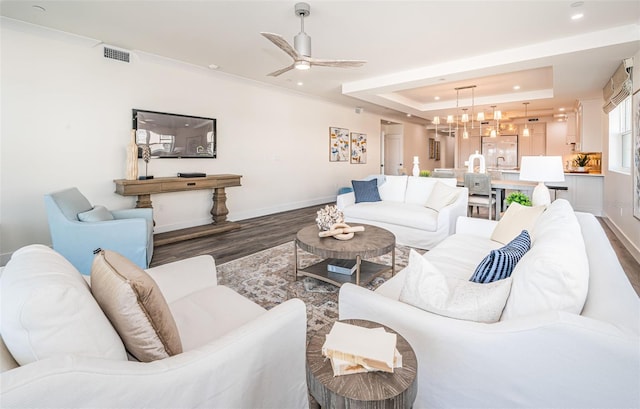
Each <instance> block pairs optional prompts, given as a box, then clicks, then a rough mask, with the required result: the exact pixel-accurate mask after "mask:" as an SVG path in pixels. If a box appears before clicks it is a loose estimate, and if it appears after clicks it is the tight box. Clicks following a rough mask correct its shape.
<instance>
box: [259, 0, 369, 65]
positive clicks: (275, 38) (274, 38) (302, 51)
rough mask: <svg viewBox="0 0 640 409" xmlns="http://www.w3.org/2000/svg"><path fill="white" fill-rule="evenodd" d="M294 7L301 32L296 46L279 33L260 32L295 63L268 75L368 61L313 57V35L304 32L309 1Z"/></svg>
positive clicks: (296, 40) (294, 40) (309, 8)
mask: <svg viewBox="0 0 640 409" xmlns="http://www.w3.org/2000/svg"><path fill="white" fill-rule="evenodd" d="M294 9H295V13H296V16H299V17H300V32H299V33H298V34H297V35H296V36H295V37H294V39H293V44H294V47H291V45H290V44H289V43H288V42H287V40H285V39H284V38H283V37H282V36H281V35H279V34H274V33H265V32H261V33H260V34H262V35H263V36H264V37H265V38H266V39H268V40H269V41H271V42H272V43H273V44H275V45H276V46H278V47H279V48H280V49H282V51H284V52H285V53H287V54H289V56H290V57H291V58H293V63H292V64H291V65H290V66H288V67H285V68H282V69H280V70H278V71H274V72H272V73H270V74H267V75H269V76H272V77H277V76H278V75H280V74H283V73H285V72H287V71H289V70H292V69H294V68H296V69H299V70H308V69H309V68H311V66H312V65H317V66H322V67H360V66H361V65H362V64H364V63H366V61H362V60H325V59H320V58H312V57H311V37H309V36H308V35H307V33H305V32H304V18H305V17H306V16H308V15H309V14H310V13H311V7H310V6H309V5H308V4H307V3H296V5H295V7H294Z"/></svg>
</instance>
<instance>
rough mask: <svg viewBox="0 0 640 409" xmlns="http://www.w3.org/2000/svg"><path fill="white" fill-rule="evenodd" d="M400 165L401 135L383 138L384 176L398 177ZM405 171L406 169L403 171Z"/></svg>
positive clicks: (401, 166) (402, 166)
mask: <svg viewBox="0 0 640 409" xmlns="http://www.w3.org/2000/svg"><path fill="white" fill-rule="evenodd" d="M402 168H404V165H403V163H402V135H399V134H394V135H385V136H384V174H385V175H399V174H400V173H401V172H400V169H402ZM404 170H405V171H406V169H404Z"/></svg>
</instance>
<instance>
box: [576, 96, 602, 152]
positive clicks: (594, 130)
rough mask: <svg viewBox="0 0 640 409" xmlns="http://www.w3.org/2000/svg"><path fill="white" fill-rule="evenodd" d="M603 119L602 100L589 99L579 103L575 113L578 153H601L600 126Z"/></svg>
mask: <svg viewBox="0 0 640 409" xmlns="http://www.w3.org/2000/svg"><path fill="white" fill-rule="evenodd" d="M604 117H605V114H604V111H602V100H600V99H590V100H583V101H580V103H579V105H578V113H577V120H578V125H577V127H578V131H579V135H580V136H579V138H580V140H579V142H580V149H579V150H580V151H582V152H602V136H603V128H602V126H603V124H604V123H605V121H604Z"/></svg>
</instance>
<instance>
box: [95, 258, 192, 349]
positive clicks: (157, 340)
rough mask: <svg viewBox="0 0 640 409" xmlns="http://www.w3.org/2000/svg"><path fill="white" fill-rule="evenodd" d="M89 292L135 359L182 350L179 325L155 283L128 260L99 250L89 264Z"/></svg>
mask: <svg viewBox="0 0 640 409" xmlns="http://www.w3.org/2000/svg"><path fill="white" fill-rule="evenodd" d="M91 291H92V292H93V296H94V297H95V299H96V300H97V301H98V304H100V307H101V308H102V310H103V311H104V313H105V314H106V315H107V317H108V318H109V320H110V321H111V323H112V324H113V326H114V327H115V328H116V331H118V334H120V338H122V341H123V342H124V345H125V347H126V348H127V350H128V351H129V352H130V353H131V355H133V356H135V357H136V358H137V359H138V360H140V361H142V362H151V361H154V360H157V359H163V358H167V357H169V356H171V355H176V354H179V353H181V352H182V342H181V341H180V334H179V333H178V328H177V326H176V323H175V320H174V319H173V315H171V311H170V310H169V306H168V305H167V301H166V300H165V298H164V296H163V295H162V293H161V292H160V289H159V288H158V285H157V284H156V282H155V281H153V279H152V278H151V277H150V276H149V275H148V274H147V273H146V272H145V271H144V270H142V269H141V268H140V267H138V266H137V265H135V264H134V263H132V262H131V261H130V260H128V259H127V258H125V257H123V256H122V255H120V254H118V253H116V252H113V251H109V250H102V251H100V253H98V254H97V255H96V257H95V258H94V260H93V265H92V266H91Z"/></svg>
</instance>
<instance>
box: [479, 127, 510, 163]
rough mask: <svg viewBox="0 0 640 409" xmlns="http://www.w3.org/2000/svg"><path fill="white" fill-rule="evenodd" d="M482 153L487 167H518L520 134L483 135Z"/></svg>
mask: <svg viewBox="0 0 640 409" xmlns="http://www.w3.org/2000/svg"><path fill="white" fill-rule="evenodd" d="M482 155H483V156H484V160H485V165H486V166H487V168H503V169H514V168H517V167H518V135H499V136H497V137H495V138H491V137H489V136H483V137H482Z"/></svg>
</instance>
